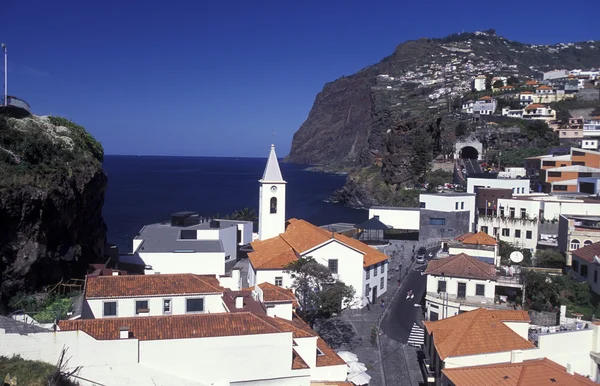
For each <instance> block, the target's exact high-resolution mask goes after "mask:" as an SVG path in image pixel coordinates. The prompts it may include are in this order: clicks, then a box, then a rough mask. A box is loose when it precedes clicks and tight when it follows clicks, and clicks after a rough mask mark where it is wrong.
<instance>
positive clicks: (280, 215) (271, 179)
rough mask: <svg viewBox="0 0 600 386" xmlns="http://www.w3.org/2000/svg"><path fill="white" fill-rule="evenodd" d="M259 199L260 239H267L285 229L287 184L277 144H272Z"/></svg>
mask: <svg viewBox="0 0 600 386" xmlns="http://www.w3.org/2000/svg"><path fill="white" fill-rule="evenodd" d="M258 182H259V183H260V193H259V199H258V239H259V240H266V239H270V238H271V237H275V236H277V235H279V234H280V233H283V232H284V231H285V185H286V182H285V181H284V180H283V177H282V175H281V170H280V169H279V162H278V161H277V154H275V145H271V151H270V153H269V158H268V159H267V167H266V168H265V172H264V174H263V177H262V179H260V180H259V181H258Z"/></svg>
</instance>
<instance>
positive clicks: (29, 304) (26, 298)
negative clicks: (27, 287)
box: [8, 292, 76, 323]
mask: <svg viewBox="0 0 600 386" xmlns="http://www.w3.org/2000/svg"><path fill="white" fill-rule="evenodd" d="M74 295H76V293H72V294H71V296H74ZM8 306H9V307H10V308H12V309H15V310H21V311H23V312H24V313H25V314H27V315H29V316H31V317H32V318H34V319H35V320H36V321H38V322H39V323H52V322H54V321H55V320H57V319H64V318H65V317H66V316H67V313H68V312H70V311H72V310H73V303H72V301H71V297H69V296H66V295H60V294H56V293H52V294H41V295H33V294H26V293H23V292H20V293H17V294H16V295H14V296H13V297H12V298H11V299H10V300H9V302H8Z"/></svg>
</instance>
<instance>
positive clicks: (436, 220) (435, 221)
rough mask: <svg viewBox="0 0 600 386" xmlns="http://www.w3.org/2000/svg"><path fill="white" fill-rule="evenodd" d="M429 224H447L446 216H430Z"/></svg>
mask: <svg viewBox="0 0 600 386" xmlns="http://www.w3.org/2000/svg"><path fill="white" fill-rule="evenodd" d="M429 225H446V219H445V218H432V217H430V218H429Z"/></svg>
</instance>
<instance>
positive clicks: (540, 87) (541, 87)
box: [537, 85, 552, 90]
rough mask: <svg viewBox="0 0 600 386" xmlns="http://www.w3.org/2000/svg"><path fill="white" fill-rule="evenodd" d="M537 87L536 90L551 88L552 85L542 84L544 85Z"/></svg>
mask: <svg viewBox="0 0 600 386" xmlns="http://www.w3.org/2000/svg"><path fill="white" fill-rule="evenodd" d="M537 89H538V90H552V87H550V86H545V85H544V86H539V87H538V88H537Z"/></svg>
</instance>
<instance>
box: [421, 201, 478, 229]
mask: <svg viewBox="0 0 600 386" xmlns="http://www.w3.org/2000/svg"><path fill="white" fill-rule="evenodd" d="M419 208H421V209H429V210H437V211H440V212H464V211H468V212H469V229H473V225H474V224H475V194H474V193H437V194H429V193H427V194H426V193H423V194H420V195H419Z"/></svg>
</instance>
